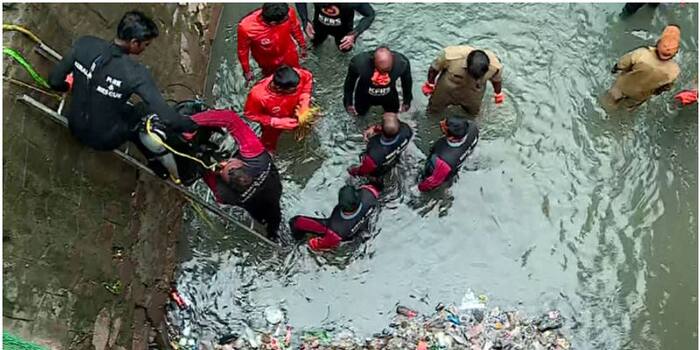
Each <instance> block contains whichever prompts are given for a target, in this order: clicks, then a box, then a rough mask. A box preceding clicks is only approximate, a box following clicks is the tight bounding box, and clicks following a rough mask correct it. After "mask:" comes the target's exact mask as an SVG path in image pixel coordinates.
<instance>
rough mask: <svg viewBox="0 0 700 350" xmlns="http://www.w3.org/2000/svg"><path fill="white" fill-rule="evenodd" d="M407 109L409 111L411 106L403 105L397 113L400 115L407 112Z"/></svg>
mask: <svg viewBox="0 0 700 350" xmlns="http://www.w3.org/2000/svg"><path fill="white" fill-rule="evenodd" d="M409 109H411V105H410V104H405V103H404V104H402V105H401V109H399V112H401V113H403V112H408V110H409Z"/></svg>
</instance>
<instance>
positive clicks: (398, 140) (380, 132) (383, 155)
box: [348, 113, 413, 182]
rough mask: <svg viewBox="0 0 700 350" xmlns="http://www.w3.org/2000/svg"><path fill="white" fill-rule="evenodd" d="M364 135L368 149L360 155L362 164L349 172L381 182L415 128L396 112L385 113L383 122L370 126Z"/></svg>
mask: <svg viewBox="0 0 700 350" xmlns="http://www.w3.org/2000/svg"><path fill="white" fill-rule="evenodd" d="M364 137H365V141H367V149H366V150H365V152H364V153H363V154H362V155H361V156H360V164H359V165H356V166H352V167H350V168H348V173H349V174H350V175H352V176H364V177H368V178H370V179H372V180H373V182H380V181H379V180H380V178H381V177H382V176H383V175H385V174H387V173H388V172H389V171H390V170H391V169H392V168H393V167H394V166H395V165H396V164H397V163H398V162H399V158H400V157H401V153H403V151H404V150H405V149H406V147H408V143H409V142H410V141H411V137H413V130H411V127H410V126H408V124H406V123H404V122H402V121H400V120H399V118H398V116H397V115H396V114H395V113H384V116H383V121H382V124H377V125H373V126H370V127H369V128H368V129H367V130H366V131H365V132H364Z"/></svg>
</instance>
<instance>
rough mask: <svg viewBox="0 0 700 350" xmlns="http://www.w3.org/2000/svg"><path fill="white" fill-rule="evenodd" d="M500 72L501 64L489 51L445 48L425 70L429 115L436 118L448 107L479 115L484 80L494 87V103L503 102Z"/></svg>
mask: <svg viewBox="0 0 700 350" xmlns="http://www.w3.org/2000/svg"><path fill="white" fill-rule="evenodd" d="M502 73H503V66H502V65H501V62H500V61H499V60H498V57H496V54H494V53H493V52H491V51H489V50H478V49H475V48H473V47H471V46H467V45H462V46H448V47H446V48H444V49H443V50H442V52H440V54H439V55H438V57H437V58H435V60H434V61H433V63H432V65H431V66H430V68H429V69H428V81H426V82H425V83H424V84H423V87H422V90H423V94H425V95H426V96H428V95H431V96H430V101H429V102H428V114H431V115H438V114H440V113H442V112H443V111H444V110H445V108H447V106H449V105H460V106H462V109H464V110H465V111H466V112H467V113H468V114H469V115H471V116H476V115H478V114H479V111H480V110H481V101H482V100H483V98H484V92H485V91H486V82H487V81H491V85H493V91H494V92H495V94H496V95H495V96H494V101H495V102H496V104H500V103H503V101H504V100H505V95H504V94H503V92H502V91H501V75H502ZM438 75H439V78H438ZM436 80H437V82H436Z"/></svg>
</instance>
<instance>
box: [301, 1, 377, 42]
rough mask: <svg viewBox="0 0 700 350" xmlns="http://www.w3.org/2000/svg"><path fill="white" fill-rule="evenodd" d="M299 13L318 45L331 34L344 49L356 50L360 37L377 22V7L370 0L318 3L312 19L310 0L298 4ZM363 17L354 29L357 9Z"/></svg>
mask: <svg viewBox="0 0 700 350" xmlns="http://www.w3.org/2000/svg"><path fill="white" fill-rule="evenodd" d="M295 6H296V8H297V13H298V14H299V18H300V19H301V24H302V26H303V28H304V31H305V32H306V35H307V36H308V37H309V39H311V43H312V44H313V46H314V47H316V46H319V45H321V44H323V42H324V41H326V39H327V38H328V36H329V35H331V36H333V38H335V45H336V46H338V49H339V50H340V51H342V52H348V51H350V50H352V48H353V46H354V45H355V42H356V41H357V37H358V36H360V34H362V32H364V31H365V30H367V29H368V28H369V26H370V25H371V24H372V22H373V21H374V9H373V8H372V6H371V5H370V4H368V3H314V4H313V6H314V17H313V20H309V15H308V12H307V9H306V3H296V4H295ZM356 11H357V12H358V13H359V14H360V15H362V19H361V20H360V22H359V23H357V25H356V26H355V28H353V24H354V21H355V12H356Z"/></svg>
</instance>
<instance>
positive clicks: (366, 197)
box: [289, 185, 379, 250]
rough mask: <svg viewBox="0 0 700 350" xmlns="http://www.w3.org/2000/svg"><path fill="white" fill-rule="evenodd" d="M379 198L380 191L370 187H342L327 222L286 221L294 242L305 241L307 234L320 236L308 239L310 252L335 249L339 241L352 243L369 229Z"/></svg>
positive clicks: (298, 217)
mask: <svg viewBox="0 0 700 350" xmlns="http://www.w3.org/2000/svg"><path fill="white" fill-rule="evenodd" d="M378 197H379V190H378V189H377V188H376V187H374V186H372V185H363V186H361V187H360V188H355V187H353V186H350V185H345V186H343V187H342V188H341V189H340V191H339V192H338V204H337V205H336V206H335V208H333V212H332V213H331V216H330V217H329V218H312V217H309V216H303V215H297V216H295V217H293V218H292V219H291V220H290V221H289V226H290V228H291V229H292V234H293V235H294V238H296V239H297V240H301V239H304V235H305V234H306V233H312V234H316V235H320V236H321V237H314V238H311V239H309V247H310V248H311V249H312V250H330V249H335V248H337V247H338V246H339V245H340V242H341V241H349V240H352V239H353V238H354V237H355V236H356V235H357V233H358V232H360V231H363V230H367V229H368V227H369V219H370V217H371V216H372V214H373V213H374V212H375V211H376V210H377V206H378V204H379V201H378V200H377V198H378Z"/></svg>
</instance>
